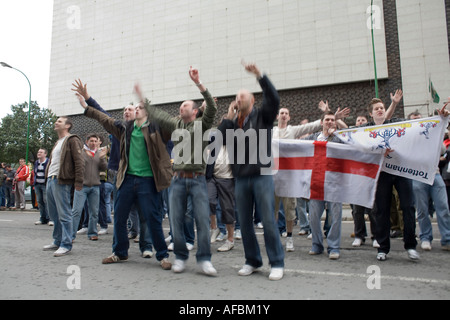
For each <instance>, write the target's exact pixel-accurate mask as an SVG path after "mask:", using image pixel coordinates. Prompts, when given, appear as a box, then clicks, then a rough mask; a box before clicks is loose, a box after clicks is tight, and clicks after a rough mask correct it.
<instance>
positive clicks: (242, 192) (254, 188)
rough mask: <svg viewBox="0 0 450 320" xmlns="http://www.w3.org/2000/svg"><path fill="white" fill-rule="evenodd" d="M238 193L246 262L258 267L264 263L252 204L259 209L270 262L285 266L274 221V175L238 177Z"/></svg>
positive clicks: (236, 188) (236, 193)
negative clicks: (254, 223) (254, 222)
mask: <svg viewBox="0 0 450 320" xmlns="http://www.w3.org/2000/svg"><path fill="white" fill-rule="evenodd" d="M235 181H236V185H235V196H236V207H237V213H238V217H239V223H240V227H241V233H242V243H243V245H244V252H245V263H246V264H248V265H251V266H253V267H255V268H258V267H260V266H262V264H263V261H262V257H261V252H260V248H259V245H258V240H257V238H256V234H255V229H254V225H253V205H254V204H255V207H257V208H258V210H259V214H260V218H261V221H262V224H263V227H264V242H265V245H266V252H267V256H268V258H269V263H270V265H271V266H272V267H273V268H274V267H275V268H276V267H280V268H281V267H284V251H283V247H282V244H281V240H280V234H279V232H278V227H277V224H276V222H275V217H274V214H273V212H274V210H275V198H274V185H273V178H272V176H249V177H238V178H236V180H235Z"/></svg>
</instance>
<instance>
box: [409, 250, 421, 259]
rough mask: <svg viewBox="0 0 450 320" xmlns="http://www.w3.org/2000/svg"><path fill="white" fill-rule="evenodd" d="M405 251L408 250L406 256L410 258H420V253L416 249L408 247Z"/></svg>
mask: <svg viewBox="0 0 450 320" xmlns="http://www.w3.org/2000/svg"><path fill="white" fill-rule="evenodd" d="M406 252H408V258H410V259H411V260H420V255H419V253H418V252H417V251H416V250H414V249H408V250H406Z"/></svg>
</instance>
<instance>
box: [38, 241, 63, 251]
mask: <svg viewBox="0 0 450 320" xmlns="http://www.w3.org/2000/svg"><path fill="white" fill-rule="evenodd" d="M58 248H59V246H57V245H56V244H53V243H52V244H48V245H46V246H44V247H43V248H42V250H44V251H54V250H57V249H58Z"/></svg>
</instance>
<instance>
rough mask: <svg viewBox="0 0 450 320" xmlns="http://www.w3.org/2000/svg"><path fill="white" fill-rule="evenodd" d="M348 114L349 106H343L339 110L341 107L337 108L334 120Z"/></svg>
mask: <svg viewBox="0 0 450 320" xmlns="http://www.w3.org/2000/svg"><path fill="white" fill-rule="evenodd" d="M349 114H350V108H344V109H343V110H342V111H341V108H338V109H337V111H336V113H335V117H336V120H338V119H344V118H346V117H348V116H349Z"/></svg>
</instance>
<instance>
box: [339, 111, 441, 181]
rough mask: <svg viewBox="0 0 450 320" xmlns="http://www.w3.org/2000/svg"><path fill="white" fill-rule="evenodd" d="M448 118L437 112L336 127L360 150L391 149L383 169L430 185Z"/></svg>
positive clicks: (343, 136) (347, 140)
mask: <svg viewBox="0 0 450 320" xmlns="http://www.w3.org/2000/svg"><path fill="white" fill-rule="evenodd" d="M447 125H448V118H442V117H440V116H436V117H431V118H426V119H416V120H409V121H405V122H396V123H390V124H386V125H380V126H372V127H362V128H354V129H348V130H342V131H338V132H337V133H336V135H337V136H338V137H339V138H340V139H341V140H342V141H343V142H344V143H346V144H349V145H352V146H353V147H355V148H357V149H360V150H368V151H374V150H382V149H393V150H394V152H391V153H390V154H389V155H388V156H387V157H386V158H385V161H384V163H383V167H382V170H383V171H384V172H387V173H390V174H394V175H398V176H403V177H406V178H410V179H414V180H417V181H420V182H424V183H427V184H429V185H432V184H433V182H434V177H435V175H436V170H437V166H438V163H439V156H440V150H441V147H442V143H443V139H444V134H445V130H446V128H447Z"/></svg>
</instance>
